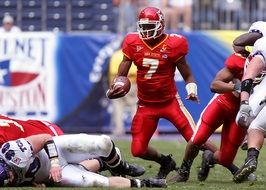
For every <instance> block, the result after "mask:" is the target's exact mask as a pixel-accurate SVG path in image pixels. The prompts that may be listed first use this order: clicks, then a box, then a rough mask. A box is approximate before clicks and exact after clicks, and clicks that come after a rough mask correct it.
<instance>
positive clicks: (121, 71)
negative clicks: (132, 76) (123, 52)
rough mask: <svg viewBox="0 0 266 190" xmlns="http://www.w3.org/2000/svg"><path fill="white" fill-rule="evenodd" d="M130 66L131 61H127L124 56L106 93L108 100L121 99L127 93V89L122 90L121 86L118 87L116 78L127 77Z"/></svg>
mask: <svg viewBox="0 0 266 190" xmlns="http://www.w3.org/2000/svg"><path fill="white" fill-rule="evenodd" d="M131 64H132V61H131V60H129V59H128V58H127V57H126V56H124V57H123V60H122V62H121V63H120V65H119V68H118V71H117V75H116V77H115V78H114V79H113V81H112V83H111V85H110V87H109V89H108V90H107V92H106V96H107V97H108V98H110V99H116V98H120V97H123V96H124V95H125V94H126V93H127V88H124V86H123V85H120V84H119V83H117V80H116V78H117V77H118V76H125V77H127V75H128V72H129V69H130V67H131ZM126 87H127V86H126Z"/></svg>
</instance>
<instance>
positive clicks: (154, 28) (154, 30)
mask: <svg viewBox="0 0 266 190" xmlns="http://www.w3.org/2000/svg"><path fill="white" fill-rule="evenodd" d="M137 29H138V32H139V36H140V38H141V39H144V40H148V39H155V38H158V37H159V36H161V35H162V34H163V32H164V15H163V13H162V12H161V10H160V9H157V8H155V7H147V8H145V9H143V10H142V11H140V13H139V18H138V22H137Z"/></svg>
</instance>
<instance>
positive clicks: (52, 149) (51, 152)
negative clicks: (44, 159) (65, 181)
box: [44, 140, 58, 159]
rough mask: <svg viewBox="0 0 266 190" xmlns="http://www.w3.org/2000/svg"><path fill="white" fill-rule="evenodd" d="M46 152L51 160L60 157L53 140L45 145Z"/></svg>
mask: <svg viewBox="0 0 266 190" xmlns="http://www.w3.org/2000/svg"><path fill="white" fill-rule="evenodd" d="M44 150H45V152H46V153H47V155H48V157H49V159H52V158H57V157H58V153H57V149H56V146H55V143H54V141H53V140H50V141H47V142H46V143H45V145H44Z"/></svg>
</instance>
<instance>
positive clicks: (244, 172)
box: [233, 156, 257, 183]
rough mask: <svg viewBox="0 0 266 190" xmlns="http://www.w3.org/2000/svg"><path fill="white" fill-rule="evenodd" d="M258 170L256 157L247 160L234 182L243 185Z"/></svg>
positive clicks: (236, 174)
mask: <svg viewBox="0 0 266 190" xmlns="http://www.w3.org/2000/svg"><path fill="white" fill-rule="evenodd" d="M256 169H257V158H256V157H255V156H253V157H250V158H247V159H246V161H245V164H244V165H243V166H242V167H241V168H240V169H239V170H238V171H237V172H236V173H235V175H234V177H233V181H234V182H235V183H241V182H242V181H244V180H246V179H248V176H250V174H251V173H253V172H254V171H255V170H256Z"/></svg>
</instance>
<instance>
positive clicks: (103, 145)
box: [98, 135, 114, 157]
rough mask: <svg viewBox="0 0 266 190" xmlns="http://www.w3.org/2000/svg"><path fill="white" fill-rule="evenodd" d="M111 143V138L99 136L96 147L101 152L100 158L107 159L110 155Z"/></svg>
mask: <svg viewBox="0 0 266 190" xmlns="http://www.w3.org/2000/svg"><path fill="white" fill-rule="evenodd" d="M113 146H114V145H113V142H112V140H111V138H110V137H109V136H107V135H101V136H100V138H99V140H98V147H99V149H100V151H101V152H102V156H104V157H107V156H109V155H110V153H111V151H112V149H113Z"/></svg>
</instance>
